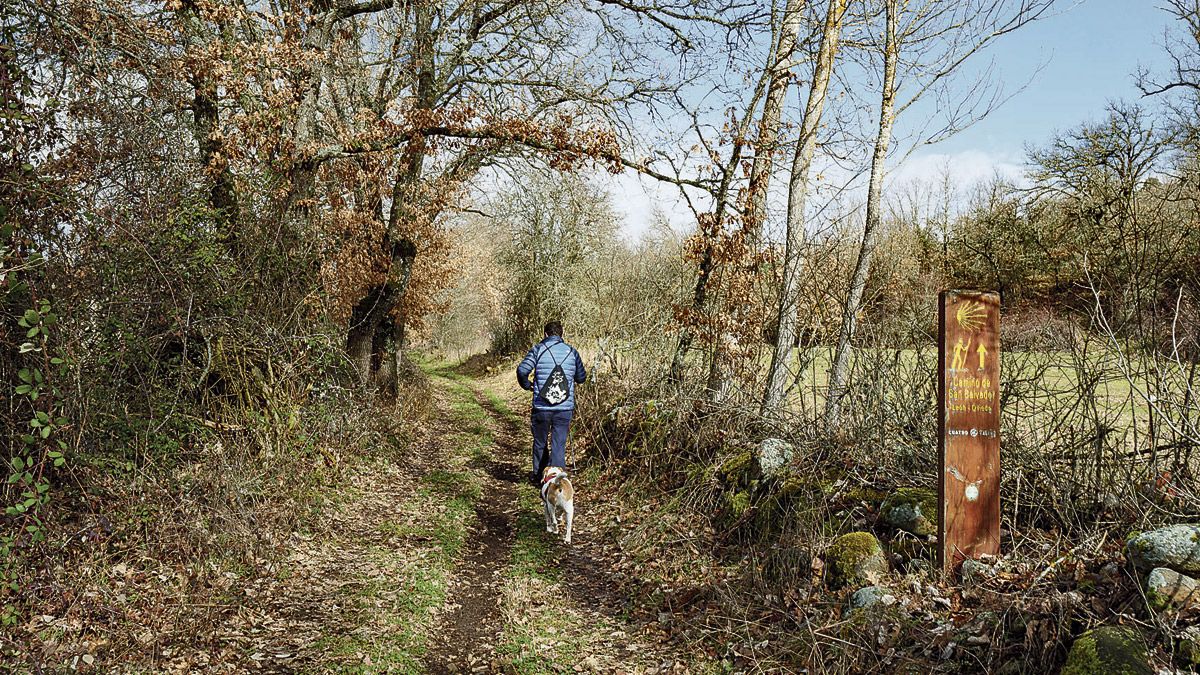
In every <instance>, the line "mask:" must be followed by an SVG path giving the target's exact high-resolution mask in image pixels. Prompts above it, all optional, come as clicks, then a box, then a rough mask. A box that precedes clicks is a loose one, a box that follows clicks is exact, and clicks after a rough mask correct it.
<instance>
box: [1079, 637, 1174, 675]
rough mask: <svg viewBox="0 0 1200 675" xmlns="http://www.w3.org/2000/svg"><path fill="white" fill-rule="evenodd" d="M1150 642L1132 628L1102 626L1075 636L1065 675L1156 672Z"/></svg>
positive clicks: (1111, 674) (1122, 674)
mask: <svg viewBox="0 0 1200 675" xmlns="http://www.w3.org/2000/svg"><path fill="white" fill-rule="evenodd" d="M1153 673H1154V669H1153V668H1151V667H1150V662H1149V660H1148V659H1147V657H1146V645H1145V644H1143V643H1142V638H1141V636H1139V635H1138V634H1137V632H1136V631H1134V630H1133V629H1131V628H1126V627H1125V626H1101V627H1099V628H1095V629H1092V630H1089V631H1088V632H1086V633H1084V634H1083V635H1080V636H1079V637H1078V638H1076V639H1075V644H1073V645H1071V651H1070V653H1068V654H1067V663H1066V665H1065V666H1063V669H1062V675H1153Z"/></svg>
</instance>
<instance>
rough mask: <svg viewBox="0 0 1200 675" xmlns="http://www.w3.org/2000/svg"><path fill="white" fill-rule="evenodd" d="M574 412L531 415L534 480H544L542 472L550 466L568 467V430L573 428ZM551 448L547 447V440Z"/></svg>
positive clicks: (534, 412)
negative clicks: (547, 439) (572, 418)
mask: <svg viewBox="0 0 1200 675" xmlns="http://www.w3.org/2000/svg"><path fill="white" fill-rule="evenodd" d="M574 414H575V411H573V410H558V411H551V410H536V409H535V410H534V411H533V412H531V413H530V414H529V427H530V429H531V430H532V431H533V473H534V476H535V479H534V480H537V481H540V480H541V479H542V471H543V470H545V468H546V467H548V466H558V467H564V468H565V467H566V465H567V459H566V455H567V430H568V429H569V428H570V427H571V416H572V415H574ZM547 436H548V437H549V438H550V447H549V448H547V447H546V438H547Z"/></svg>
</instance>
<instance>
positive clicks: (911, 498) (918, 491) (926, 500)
mask: <svg viewBox="0 0 1200 675" xmlns="http://www.w3.org/2000/svg"><path fill="white" fill-rule="evenodd" d="M937 518H938V502H937V493H936V492H934V491H933V490H929V489H926V488H899V489H897V490H896V491H895V492H893V493H892V494H890V495H888V497H887V499H885V500H883V504H882V505H881V506H880V507H879V519H880V520H881V521H883V523H884V524H885V525H887V526H889V527H894V528H896V529H898V530H904V531H905V532H911V533H913V534H915V535H917V536H920V537H928V536H929V535H931V534H937Z"/></svg>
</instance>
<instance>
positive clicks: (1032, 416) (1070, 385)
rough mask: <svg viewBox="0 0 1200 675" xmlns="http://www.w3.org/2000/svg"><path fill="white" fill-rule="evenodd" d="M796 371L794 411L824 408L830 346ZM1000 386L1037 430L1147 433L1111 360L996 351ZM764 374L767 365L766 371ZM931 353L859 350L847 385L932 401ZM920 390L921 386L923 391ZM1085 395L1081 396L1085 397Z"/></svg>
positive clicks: (1143, 386) (1146, 409) (1146, 418)
mask: <svg viewBox="0 0 1200 675" xmlns="http://www.w3.org/2000/svg"><path fill="white" fill-rule="evenodd" d="M796 359H797V363H799V364H801V370H800V371H799V373H798V377H797V378H796V386H795V388H794V389H793V390H792V392H791V395H790V402H791V405H792V407H793V408H794V409H795V410H797V411H798V412H808V413H812V412H813V411H821V410H823V409H824V406H825V400H826V397H827V392H828V387H829V368H830V364H831V363H832V360H833V349H832V348H830V347H813V348H804V349H798V350H797V353H796ZM1000 363H1001V365H1000V372H1001V376H1000V383H1001V388H1002V392H1003V393H1005V394H1007V397H1006V404H1007V406H1006V408H1005V409H1003V410H1002V414H1004V415H1005V416H1006V417H1008V416H1017V417H1018V419H1019V420H1020V423H1021V424H1031V425H1036V424H1039V423H1040V422H1041V421H1044V420H1046V419H1049V418H1054V417H1057V416H1061V415H1068V414H1069V416H1073V417H1078V418H1079V419H1081V420H1082V419H1088V420H1090V421H1092V422H1095V421H1099V422H1100V423H1101V424H1103V425H1105V426H1107V427H1110V428H1112V429H1113V430H1114V432H1116V433H1119V434H1121V433H1131V432H1133V431H1134V430H1135V429H1136V430H1137V433H1140V434H1149V427H1150V411H1151V408H1150V406H1149V404H1148V403H1147V402H1146V400H1145V399H1144V398H1143V397H1142V395H1141V394H1140V393H1139V392H1138V391H1135V390H1134V388H1133V387H1132V386H1131V384H1130V381H1129V380H1128V379H1127V378H1126V377H1125V376H1124V375H1123V374H1122V372H1121V370H1120V368H1119V367H1118V361H1117V358H1116V356H1115V355H1114V354H1112V353H1100V352H1096V353H1093V354H1091V355H1089V356H1088V357H1086V358H1085V359H1079V358H1077V357H1076V356H1074V355H1072V354H1071V353H1070V352H1053V351H1052V352H1002V354H1001V361H1000ZM763 367H764V370H765V369H766V367H767V366H766V364H764V366H763ZM1137 369H1138V370H1139V371H1141V373H1142V374H1141V375H1138V376H1136V377H1135V379H1134V381H1135V382H1136V383H1137V384H1138V387H1137V389H1139V390H1141V391H1143V392H1144V391H1149V390H1150V388H1149V387H1148V386H1147V378H1146V377H1145V374H1144V373H1146V372H1147V371H1148V370H1149V369H1148V368H1147V367H1146V365H1145V364H1143V365H1141V366H1140V367H1138V368H1137ZM936 376H937V349H936V348H933V347H931V348H928V349H921V350H917V349H900V350H895V349H875V348H868V349H858V350H855V352H854V354H853V356H852V359H851V386H852V387H855V386H859V387H861V386H864V385H863V382H864V380H865V381H866V382H867V383H868V384H866V385H865V386H868V387H872V388H873V391H875V392H877V393H878V395H879V396H881V397H882V398H883V399H885V400H893V399H895V398H896V397H910V396H913V395H917V394H918V393H919V392H927V393H928V394H929V395H930V396H932V395H933V391H934V390H933V387H934V386H935V384H936V380H935V378H936ZM922 385H924V387H922ZM1085 392H1086V393H1087V395H1084V394H1085Z"/></svg>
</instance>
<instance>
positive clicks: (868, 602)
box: [846, 586, 896, 614]
mask: <svg viewBox="0 0 1200 675" xmlns="http://www.w3.org/2000/svg"><path fill="white" fill-rule="evenodd" d="M894 604H896V596H894V595H892V593H891V591H889V590H888V589H887V588H885V587H883V586H863V587H862V588H860V589H858V590H857V591H854V593H852V594H850V600H849V601H848V602H847V604H846V613H847V614H849V613H850V612H853V611H854V610H856V609H869V608H871V607H874V606H876V605H883V606H885V607H886V606H888V605H894Z"/></svg>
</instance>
